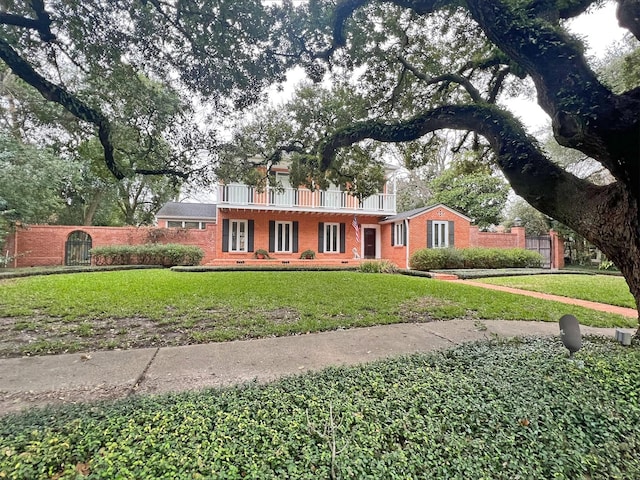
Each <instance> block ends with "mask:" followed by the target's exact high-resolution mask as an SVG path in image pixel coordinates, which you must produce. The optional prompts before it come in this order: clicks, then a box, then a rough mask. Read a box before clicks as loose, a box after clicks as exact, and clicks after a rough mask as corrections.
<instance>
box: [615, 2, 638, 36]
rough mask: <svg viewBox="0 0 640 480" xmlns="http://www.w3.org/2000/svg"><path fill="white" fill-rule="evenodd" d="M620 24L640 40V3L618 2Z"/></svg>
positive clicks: (617, 13)
mask: <svg viewBox="0 0 640 480" xmlns="http://www.w3.org/2000/svg"><path fill="white" fill-rule="evenodd" d="M616 15H617V17H618V23H619V24H620V26H621V27H624V28H626V29H627V30H629V31H630V32H631V33H632V34H633V36H634V37H636V38H637V39H638V40H640V1H638V0H618V10H617V12H616Z"/></svg>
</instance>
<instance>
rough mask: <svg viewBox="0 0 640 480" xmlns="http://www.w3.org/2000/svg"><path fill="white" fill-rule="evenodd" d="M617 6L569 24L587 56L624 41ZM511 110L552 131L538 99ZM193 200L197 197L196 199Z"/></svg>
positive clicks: (283, 96) (538, 129)
mask: <svg viewBox="0 0 640 480" xmlns="http://www.w3.org/2000/svg"><path fill="white" fill-rule="evenodd" d="M615 12H616V4H615V3H614V2H611V1H610V2H608V3H607V4H605V5H604V6H603V7H601V8H599V9H597V10H595V11H593V12H591V13H587V14H583V15H581V16H580V17H579V18H577V19H574V20H572V21H571V22H570V23H569V29H570V30H571V31H572V32H573V33H575V34H577V35H580V36H581V37H583V38H584V39H585V41H586V46H587V52H586V53H587V57H593V58H602V57H603V56H604V55H605V54H606V53H607V51H608V50H609V49H610V48H612V47H613V46H614V45H615V43H616V42H619V41H620V40H622V38H623V36H624V34H625V32H626V30H624V29H622V28H620V27H619V26H618V21H617V19H616V14H615ZM303 78H304V72H303V71H302V69H300V68H298V69H294V70H293V71H292V72H290V74H289V75H288V81H287V82H286V83H285V84H284V85H283V89H282V91H280V92H277V91H276V89H275V88H274V89H273V93H272V94H271V102H272V103H280V102H283V101H285V100H287V99H289V98H290V97H291V95H292V93H293V90H294V87H295V85H296V84H297V83H299V82H300V81H301V80H302V79H303ZM505 104H506V106H507V108H509V110H511V111H512V112H513V113H514V114H515V115H516V116H518V117H520V118H521V119H522V121H523V123H524V125H525V127H526V128H527V130H528V131H529V133H531V134H533V135H537V134H541V133H542V132H544V131H545V130H547V131H548V129H549V124H550V121H549V117H548V116H547V115H546V113H545V112H544V111H543V110H542V109H541V108H540V107H539V106H538V104H537V103H536V102H535V98H525V97H519V98H514V99H510V100H509V101H508V102H505ZM196 196H197V197H198V198H197V200H198V201H212V200H211V196H210V194H208V195H207V199H206V200H202V199H201V198H200V196H198V195H196ZM192 198H193V197H192Z"/></svg>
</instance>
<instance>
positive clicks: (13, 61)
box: [0, 38, 124, 180]
mask: <svg viewBox="0 0 640 480" xmlns="http://www.w3.org/2000/svg"><path fill="white" fill-rule="evenodd" d="M0 59H2V60H3V61H4V62H5V63H6V64H7V65H8V66H9V68H11V70H12V71H13V73H15V74H16V75H17V76H18V77H20V78H21V79H22V80H24V81H25V82H27V83H28V84H29V85H31V86H32V87H34V88H35V89H36V90H38V92H40V94H41V95H42V96H43V97H44V98H45V99H47V100H50V101H52V102H55V103H58V104H59V105H62V106H63V107H64V108H65V109H66V110H67V111H68V112H70V113H71V114H73V115H75V116H76V117H77V118H79V119H80V120H84V121H86V122H89V123H92V124H93V125H95V126H96V127H98V138H99V139H100V143H101V144H102V146H103V148H104V160H105V163H106V165H107V168H109V170H110V171H111V173H113V175H114V176H115V177H116V178H117V179H118V180H121V179H122V178H124V174H123V173H122V171H121V170H120V168H119V167H118V165H117V164H116V162H115V158H114V156H113V144H112V142H111V127H110V125H109V121H108V120H107V118H106V117H105V116H104V115H103V114H102V113H101V112H100V111H98V110H96V109H94V108H91V107H90V106H88V105H87V104H86V103H84V102H83V101H82V100H80V99H79V98H77V97H76V96H75V95H73V94H71V93H69V92H68V91H67V90H65V89H64V88H62V87H60V86H58V85H55V84H54V83H52V82H50V81H49V80H47V79H46V78H44V77H43V76H42V75H40V74H39V73H38V72H36V71H35V70H34V69H33V67H32V66H31V65H30V64H29V63H28V62H26V61H25V60H24V59H23V58H22V57H20V55H18V53H17V52H16V51H15V50H14V49H13V48H12V47H11V45H9V44H8V43H7V42H6V41H5V40H4V39H2V38H0Z"/></svg>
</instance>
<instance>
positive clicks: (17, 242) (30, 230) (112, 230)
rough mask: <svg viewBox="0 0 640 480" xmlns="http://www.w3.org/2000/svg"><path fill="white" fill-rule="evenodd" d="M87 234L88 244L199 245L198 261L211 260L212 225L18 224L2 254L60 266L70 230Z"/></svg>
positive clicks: (25, 263)
mask: <svg viewBox="0 0 640 480" xmlns="http://www.w3.org/2000/svg"><path fill="white" fill-rule="evenodd" d="M77 231H81V232H85V233H87V234H88V235H90V236H91V243H92V247H106V246H109V245H140V244H145V243H181V244H184V245H196V246H198V247H200V248H202V249H203V250H204V252H205V256H204V258H203V260H202V263H207V262H208V261H210V260H212V259H213V255H214V253H213V252H215V226H214V225H211V226H210V227H208V228H206V229H204V230H195V229H165V228H155V227H79V226H61V225H20V226H18V227H16V229H15V231H14V232H12V233H10V234H9V236H8V237H7V242H6V244H5V248H4V251H3V252H2V255H3V256H4V255H7V254H8V256H9V257H13V262H10V264H9V265H8V266H9V267H13V268H18V267H37V266H50V265H64V261H65V244H66V242H67V239H68V238H69V235H70V234H71V233H72V232H77Z"/></svg>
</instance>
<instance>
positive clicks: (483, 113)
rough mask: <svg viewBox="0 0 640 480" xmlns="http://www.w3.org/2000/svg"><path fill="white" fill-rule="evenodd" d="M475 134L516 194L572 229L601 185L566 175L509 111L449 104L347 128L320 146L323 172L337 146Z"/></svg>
mask: <svg viewBox="0 0 640 480" xmlns="http://www.w3.org/2000/svg"><path fill="white" fill-rule="evenodd" d="M444 128H451V129H457V130H472V131H474V132H477V133H478V134H480V135H482V136H483V137H485V138H486V139H487V140H488V142H489V144H490V145H491V147H492V149H493V151H494V152H495V153H496V157H497V162H498V166H499V167H500V169H501V170H502V171H503V173H504V174H505V176H506V177H507V178H508V180H509V183H510V184H511V186H512V187H513V189H514V190H515V192H516V193H517V194H518V195H520V196H522V197H523V198H525V199H526V200H527V201H528V202H529V203H531V205H533V206H534V207H536V208H538V209H540V210H542V211H544V212H545V213H547V214H549V215H552V216H553V217H554V218H556V219H557V220H560V221H562V222H563V223H565V224H567V225H571V226H573V227H574V228H575V227H576V226H578V225H579V223H580V222H581V221H582V220H581V219H582V218H583V217H584V218H588V217H589V216H588V215H583V214H585V213H586V212H587V211H588V209H589V208H595V206H594V201H596V200H595V199H598V198H602V196H601V195H598V193H599V192H600V191H601V190H602V189H603V188H609V187H599V186H596V185H593V184H591V183H589V182H588V181H585V180H583V179H580V178H578V177H576V176H575V175H573V174H571V173H569V172H566V171H565V170H563V169H561V168H560V167H559V166H557V165H556V164H554V163H553V162H551V161H550V160H549V159H548V158H547V157H546V155H545V154H544V153H543V152H542V150H541V149H540V148H539V147H538V144H537V142H536V140H535V139H534V138H532V137H529V136H528V135H527V133H526V132H525V130H524V129H523V128H522V126H521V125H520V124H519V123H518V121H517V120H516V119H515V118H514V117H513V116H512V115H511V114H510V113H508V112H506V111H504V110H501V109H500V108H498V107H496V106H494V105H489V104H486V103H485V104H480V105H447V106H443V107H439V108H435V109H433V110H429V111H428V112H425V113H424V114H422V115H419V116H416V117H414V118H412V119H410V120H406V121H401V122H394V123H384V122H380V121H373V120H371V121H366V122H360V123H357V124H355V125H353V126H350V127H346V128H343V129H341V130H339V131H338V132H336V133H334V134H333V135H332V136H331V137H329V138H328V139H326V140H325V141H324V143H323V144H321V145H320V146H319V148H318V152H319V155H320V159H321V165H322V168H324V169H328V168H330V167H331V164H332V163H333V161H334V159H335V155H336V151H337V150H338V149H339V148H342V147H345V146H350V145H353V144H354V143H357V142H360V141H362V140H365V139H371V140H376V141H380V142H393V143H396V142H408V141H412V140H416V139H418V138H420V137H422V136H424V135H425V134H427V133H430V132H433V131H435V130H439V129H444Z"/></svg>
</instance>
